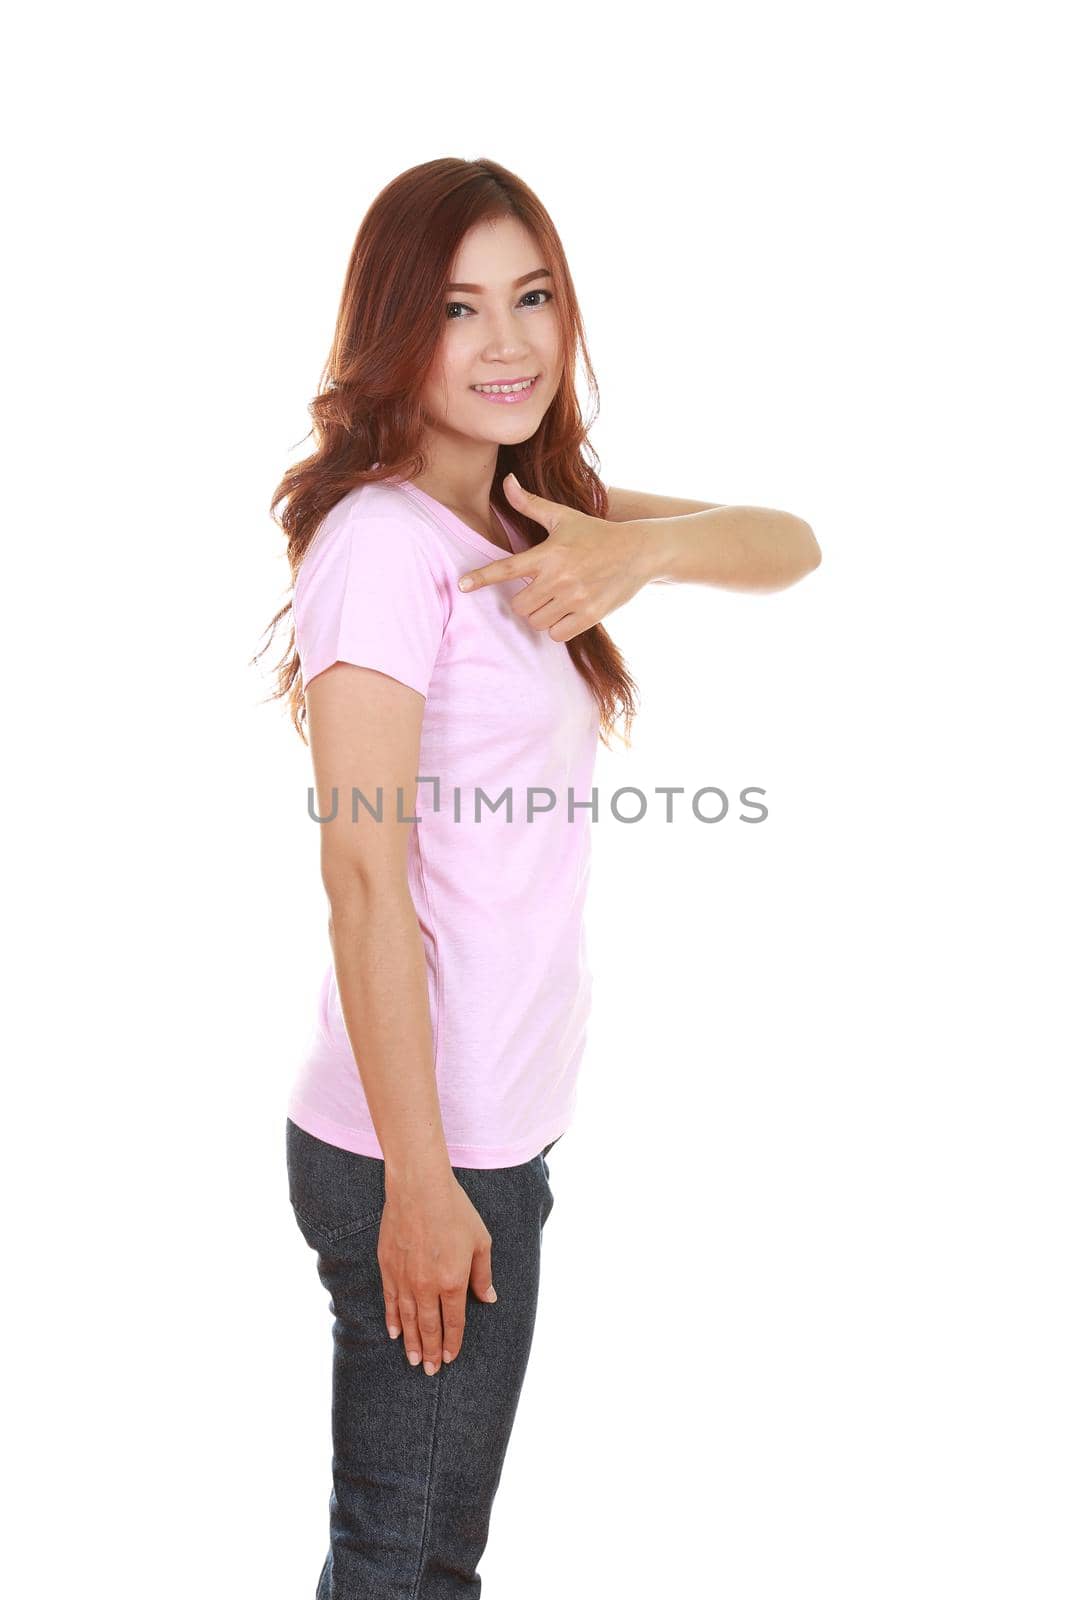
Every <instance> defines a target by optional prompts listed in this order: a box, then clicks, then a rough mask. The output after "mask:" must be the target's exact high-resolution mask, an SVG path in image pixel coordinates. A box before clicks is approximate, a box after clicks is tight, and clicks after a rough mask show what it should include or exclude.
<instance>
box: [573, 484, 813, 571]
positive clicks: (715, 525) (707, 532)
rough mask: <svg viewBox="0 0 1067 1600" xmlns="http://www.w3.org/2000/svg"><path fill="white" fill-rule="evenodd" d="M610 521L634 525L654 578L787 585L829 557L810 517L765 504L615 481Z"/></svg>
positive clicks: (642, 559) (642, 563)
mask: <svg viewBox="0 0 1067 1600" xmlns="http://www.w3.org/2000/svg"><path fill="white" fill-rule="evenodd" d="M605 520H606V521H608V522H626V523H630V524H631V525H632V531H633V533H634V535H635V544H634V553H635V556H638V557H639V561H638V566H639V568H640V570H642V571H643V572H644V573H645V575H646V576H645V581H646V582H648V583H707V584H715V585H717V586H719V587H721V588H724V589H737V590H749V591H760V590H763V591H768V590H774V589H785V588H788V587H789V585H790V584H794V583H796V582H798V581H799V579H801V578H803V577H806V576H807V574H808V573H809V572H813V571H814V569H815V568H816V567H817V566H818V565H819V564H820V562H821V560H822V551H821V550H820V549H819V545H818V541H817V540H816V538H815V535H814V533H813V532H812V530H811V527H810V526H809V524H808V523H806V522H805V521H804V520H803V518H801V517H795V516H793V515H792V513H791V512H788V511H773V510H770V509H768V508H766V507H764V506H731V505H718V504H716V503H715V502H714V501H710V500H680V499H676V498H674V497H673V496H671V495H662V494H645V493H643V492H642V491H641V490H639V489H615V488H611V489H609V490H608V511H607V516H606V519H605Z"/></svg>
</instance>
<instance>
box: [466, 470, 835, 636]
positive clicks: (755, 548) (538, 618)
mask: <svg viewBox="0 0 1067 1600" xmlns="http://www.w3.org/2000/svg"><path fill="white" fill-rule="evenodd" d="M503 487H504V493H505V495H506V496H507V499H508V502H509V504H510V505H512V506H514V508H515V510H516V511H519V512H521V513H522V514H523V515H524V516H527V517H530V518H531V519H532V520H533V521H534V522H539V523H540V524H541V526H542V527H543V528H545V529H546V530H547V533H548V537H547V538H546V539H543V540H542V541H540V542H539V543H538V544H535V545H532V546H531V547H530V548H529V549H527V550H520V551H517V552H516V553H515V554H514V555H508V556H502V557H501V558H500V559H499V560H497V561H490V562H488V563H487V564H486V565H485V566H482V567H476V568H474V569H472V570H471V571H469V572H467V573H465V574H464V575H463V576H462V577H461V578H460V580H459V587H460V588H461V589H462V590H463V591H464V593H466V592H468V591H477V590H478V589H484V588H486V587H487V586H488V585H490V584H494V583H505V582H508V581H509V580H510V579H512V578H521V579H523V582H524V588H523V589H521V590H519V591H517V592H516V593H515V594H513V595H512V597H511V600H510V605H511V608H512V610H513V611H514V612H516V614H517V615H519V616H521V617H525V619H526V621H527V622H528V623H529V625H530V627H531V628H535V629H537V630H538V631H539V632H547V633H548V635H549V637H550V638H552V639H557V640H559V641H561V642H563V641H565V640H567V639H574V638H576V637H577V636H578V635H579V634H580V633H584V632H585V630H586V629H587V628H591V627H593V626H594V625H595V624H596V623H598V622H600V621H601V620H602V619H603V618H604V617H606V616H610V614H611V613H612V612H613V611H616V610H618V608H619V606H622V605H625V604H626V602H627V601H628V600H631V599H632V598H633V596H634V595H635V594H637V592H638V590H639V589H642V588H644V586H645V584H646V583H708V584H715V585H717V586H719V587H720V588H723V589H747V590H768V589H787V588H788V587H789V585H790V584H793V583H796V582H798V580H799V579H801V578H803V577H804V576H805V575H806V574H807V573H809V572H811V571H813V569H814V568H815V567H817V566H818V565H819V562H820V561H821V559H822V555H821V552H820V550H819V546H818V544H817V543H816V542H815V535H814V534H813V533H812V531H811V529H810V527H809V526H808V524H807V523H806V522H804V521H803V520H802V519H801V518H800V517H794V516H793V515H791V513H790V512H788V511H767V510H765V509H764V508H763V507H762V506H717V505H713V504H710V503H708V502H706V501H703V500H676V499H673V498H671V497H670V496H667V495H651V494H648V495H646V494H640V493H638V491H637V490H635V489H609V490H608V507H607V515H606V516H604V517H592V516H589V515H588V514H587V513H586V512H584V511H576V510H575V509H574V507H573V506H566V505H562V504H561V503H560V502H559V501H556V500H547V499H545V497H544V496H543V495H538V494H530V493H529V491H528V490H526V489H524V488H523V487H522V485H521V484H520V483H519V482H518V481H517V480H516V478H515V475H514V473H508V475H507V477H506V478H505V479H504V481H503Z"/></svg>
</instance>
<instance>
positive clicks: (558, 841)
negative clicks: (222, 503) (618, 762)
mask: <svg viewBox="0 0 1067 1600" xmlns="http://www.w3.org/2000/svg"><path fill="white" fill-rule="evenodd" d="M506 526H507V533H508V537H509V539H510V540H511V542H512V545H513V548H514V549H516V550H521V549H525V548H526V541H525V540H524V539H523V537H522V535H521V533H520V532H519V529H518V527H517V525H516V524H515V523H514V522H513V521H512V520H511V519H510V518H509V519H507V522H506ZM502 553H503V552H502V551H501V550H500V549H499V548H498V547H497V546H496V545H494V544H493V543H492V542H491V541H490V540H488V539H485V538H483V537H482V536H481V534H479V533H476V532H475V531H474V530H473V529H472V528H469V527H467V525H466V524H465V523H464V522H463V521H462V520H461V519H460V518H459V517H457V516H455V515H454V514H453V513H452V512H451V511H449V510H448V509H447V507H445V506H443V505H441V504H440V503H439V502H438V501H436V500H434V499H432V498H431V497H430V496H429V495H427V494H426V493H424V491H423V490H421V489H419V488H417V487H416V486H415V485H414V484H411V483H398V482H392V483H379V484H363V485H360V486H359V487H357V488H356V489H354V490H352V491H351V493H349V494H347V495H346V496H345V497H344V498H343V499H342V500H341V501H339V502H338V504H337V505H336V506H334V507H333V509H332V510H331V511H330V512H329V513H328V514H327V516H326V517H325V518H324V519H323V521H322V523H320V525H319V528H318V530H317V532H316V535H315V538H314V540H313V542H312V545H311V548H310V550H309V551H308V553H307V556H306V557H305V559H304V562H303V565H302V566H301V568H300V572H299V574H298V578H297V583H296V588H295V591H294V596H293V611H294V623H295V628H296V641H297V650H298V652H299V655H300V660H301V666H302V670H303V679H304V685H305V687H306V686H307V685H308V684H309V683H310V682H311V680H312V679H313V678H314V677H315V675H316V674H317V673H319V672H322V671H324V670H325V668H326V667H328V666H330V665H332V663H333V662H335V661H351V662H354V663H356V664H357V665H361V666H366V667H375V668H377V670H378V671H379V672H384V673H388V674H389V675H390V676H391V677H394V678H397V679H399V680H400V681H401V682H402V683H406V684H409V685H410V686H411V687H412V688H413V689H417V690H418V692H419V693H420V694H422V695H424V696H425V699H426V704H425V707H424V711H423V729H422V743H421V747H420V754H419V769H418V770H419V774H420V777H421V778H422V779H424V780H427V781H422V782H420V783H419V785H418V799H417V804H416V807H415V809H416V811H417V814H418V816H419V817H420V819H421V820H420V821H419V822H418V823H413V824H411V825H410V829H409V833H410V844H409V853H408V884H409V888H410V892H411V897H412V901H413V903H414V906H415V910H416V913H417V916H418V920H419V925H420V928H421V931H422V939H423V948H424V950H425V955H426V975H427V989H428V996H429V1004H430V1019H431V1023H432V1026H433V1039H434V1068H435V1073H436V1079H437V1088H438V1095H439V1098H440V1102H441V1112H442V1118H443V1123H444V1132H445V1140H446V1143H447V1145H448V1154H449V1161H450V1163H451V1164H452V1165H453V1166H465V1167H507V1166H515V1165H517V1164H518V1163H520V1162H524V1161H528V1160H529V1159H530V1157H531V1156H533V1155H536V1154H537V1152H538V1151H539V1150H541V1149H543V1148H544V1146H545V1145H546V1144H548V1143H549V1141H550V1140H552V1139H555V1138H558V1136H559V1135H560V1134H561V1133H562V1132H563V1131H564V1129H565V1128H567V1127H568V1125H569V1124H570V1121H571V1118H572V1115H573V1112H574V1109H575V1100H576V1085H577V1077H578V1070H579V1063H580V1060H581V1056H582V1051H583V1048H584V1044H585V1037H586V1022H587V1017H588V1014H589V1008H590V999H591V975H590V971H589V968H588V965H587V960H586V946H585V934H584V927H583V920H582V911H583V905H584V901H585V896H586V889H587V884H588V878H589V868H590V857H591V826H590V808H589V804H588V803H589V801H590V799H591V795H592V778H593V767H594V761H595V756H596V749H597V733H598V725H599V712H598V707H597V704H596V701H595V699H594V697H593V695H592V693H591V691H590V690H589V688H588V686H587V685H586V683H585V681H584V679H583V678H582V676H581V674H580V673H579V672H578V670H577V668H576V667H575V666H574V663H573V662H572V661H571V658H570V655H569V653H568V651H567V647H566V645H565V644H562V643H560V642H559V641H557V640H555V639H551V638H549V636H548V634H547V633H546V632H538V631H535V630H534V629H533V628H531V627H530V625H529V623H528V622H526V621H525V619H523V618H521V617H517V616H516V615H515V613H514V612H513V611H512V610H511V609H510V600H511V597H512V596H513V595H514V594H516V593H517V592H518V591H519V589H520V588H521V587H522V581H523V580H522V579H519V578H513V579H510V580H509V581H508V582H506V583H501V584H494V585H491V586H490V587H489V588H486V589H480V590H476V591H474V592H472V593H469V594H464V593H462V591H461V590H460V589H459V588H458V579H459V578H460V577H461V576H462V574H463V573H464V572H470V571H472V570H473V569H474V568H476V567H480V566H485V565H486V563H488V562H490V561H495V560H499V559H500V558H501V555H502ZM435 776H436V777H437V778H438V779H439V784H440V787H439V808H440V809H439V810H437V811H435V810H434V809H433V807H434V785H433V783H432V782H430V781H428V780H430V779H432V778H433V777H435ZM509 788H510V790H511V797H512V812H511V820H510V821H509V820H508V813H507V806H506V803H505V804H503V805H501V806H500V807H499V808H498V809H497V810H496V811H493V810H491V809H490V808H489V805H488V804H487V802H486V797H487V798H488V801H494V800H496V799H498V797H500V796H501V795H502V794H504V793H505V791H506V790H508V789H509ZM528 788H529V789H530V790H532V791H534V792H533V793H532V794H531V795H530V797H529V798H530V803H531V807H532V813H533V814H532V815H531V816H530V819H529V820H527V817H528V812H527V798H528V797H527V790H528ZM479 789H480V790H481V791H482V801H481V813H480V820H477V821H476V820H475V810H474V807H475V797H476V791H477V790H479ZM545 789H547V790H550V791H552V793H554V795H555V804H554V806H553V807H552V808H551V809H549V810H544V811H542V810H540V809H538V808H540V807H542V806H547V805H548V804H549V799H550V797H549V795H547V794H545V793H543V792H537V791H543V790H545ZM569 791H572V792H573V804H574V809H573V818H572V819H569V817H568V810H569V807H568V800H569V798H570V795H569ZM367 798H368V800H370V801H371V802H372V803H373V802H374V800H375V796H374V794H373V793H370V794H368V796H367ZM338 799H339V805H340V806H341V808H342V809H341V813H340V814H341V815H343V816H346V817H350V816H351V796H350V795H348V794H343V795H339V797H338ZM384 799H385V800H386V801H387V802H391V803H392V805H394V806H395V804H396V796H395V794H394V795H389V794H386V795H385V796H384ZM582 801H584V802H586V805H585V807H584V808H583V807H582V806H581V804H580V803H581V802H582ZM457 807H458V812H459V818H460V820H458V821H457V820H455V817H456V808H457ZM408 812H409V814H410V812H411V806H410V805H409V806H408ZM364 824H369V825H370V826H371V827H374V826H377V824H376V823H375V822H374V821H373V819H371V818H370V817H369V815H368V814H367V813H366V812H363V813H362V814H361V820H360V822H359V823H357V824H354V825H355V826H361V825H364ZM288 1114H289V1116H290V1117H291V1118H292V1120H293V1121H294V1122H295V1123H297V1124H298V1126H299V1127H301V1128H303V1129H304V1130H305V1131H306V1132H308V1133H311V1134H314V1135H315V1136H316V1137H317V1138H320V1139H324V1140H326V1141H327V1142H328V1143H330V1144H334V1145H339V1146H340V1147H341V1148H342V1149H345V1150H352V1151H355V1152H357V1153H358V1154H360V1155H369V1156H377V1157H379V1158H380V1157H381V1155H382V1151H381V1147H380V1145H379V1143H378V1139H377V1136H376V1134H375V1132H374V1125H373V1122H372V1120H371V1116H370V1111H369V1108H368V1106H367V1101H366V1097H365V1096H364V1093H363V1089H362V1086H361V1083H360V1078H359V1072H358V1067H357V1064H356V1061H355V1059H354V1056H353V1052H352V1047H351V1044H350V1042H349V1039H348V1035H347V1031H346V1028H345V1023H344V1019H343V1016H342V1013H341V1008H340V1002H339V998H338V992H337V980H336V975H335V972H334V967H333V961H332V958H331V960H330V964H329V968H328V970H327V972H326V974H325V977H324V979H323V982H322V986H321V991H320V995H319V1004H318V1014H317V1018H316V1022H315V1027H314V1030H313V1032H312V1035H311V1038H310V1040H309V1042H308V1047H307V1050H306V1053H305V1055H304V1059H303V1061H302V1063H301V1066H300V1070H299V1073H298V1076H297V1079H296V1082H295V1084H294V1085H293V1087H292V1091H291V1095H290V1100H289V1106H288Z"/></svg>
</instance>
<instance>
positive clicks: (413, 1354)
mask: <svg viewBox="0 0 1067 1600" xmlns="http://www.w3.org/2000/svg"><path fill="white" fill-rule="evenodd" d="M408 1360H409V1361H410V1362H411V1365H412V1366H413V1367H417V1366H418V1364H419V1362H420V1361H421V1360H422V1357H421V1356H420V1355H419V1352H418V1351H417V1350H409V1351H408Z"/></svg>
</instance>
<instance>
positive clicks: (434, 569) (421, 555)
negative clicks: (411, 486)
mask: <svg viewBox="0 0 1067 1600" xmlns="http://www.w3.org/2000/svg"><path fill="white" fill-rule="evenodd" d="M353 564H354V565H355V566H356V567H363V568H372V569H373V568H382V569H393V570H395V571H396V572H397V573H398V574H400V573H403V572H405V571H407V572H410V573H411V574H412V575H414V576H418V575H419V574H421V573H422V572H424V571H426V570H428V571H429V573H430V574H431V575H432V576H433V577H434V578H437V579H446V578H447V570H448V569H447V567H446V565H445V564H444V561H443V553H442V550H441V544H440V540H439V539H438V538H437V537H436V535H435V531H434V525H433V522H432V520H431V519H429V518H427V517H426V515H425V514H424V513H423V511H422V509H421V507H419V506H418V505H416V504H415V503H414V501H413V500H411V499H410V498H409V497H408V496H407V495H406V494H405V493H404V491H403V490H402V489H400V488H398V487H397V486H396V485H394V484H387V483H363V484H358V485H357V486H356V488H355V489H351V490H349V492H348V493H347V494H346V495H343V496H342V497H341V499H340V500H338V501H337V502H336V503H335V504H334V505H333V506H331V508H330V510H329V511H327V512H326V514H325V516H324V517H323V518H322V520H321V522H320V523H319V525H318V528H317V529H316V530H315V535H314V537H313V539H312V541H311V544H310V545H309V546H308V549H307V551H306V552H305V554H304V559H303V560H302V561H301V563H300V568H299V571H298V572H297V575H296V584H295V589H296V590H299V591H303V590H306V589H307V588H308V585H309V584H311V583H312V582H313V581H314V580H315V579H316V577H317V576H318V575H320V574H322V573H325V572H326V571H327V570H331V571H337V570H347V569H348V568H349V566H351V565H353Z"/></svg>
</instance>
